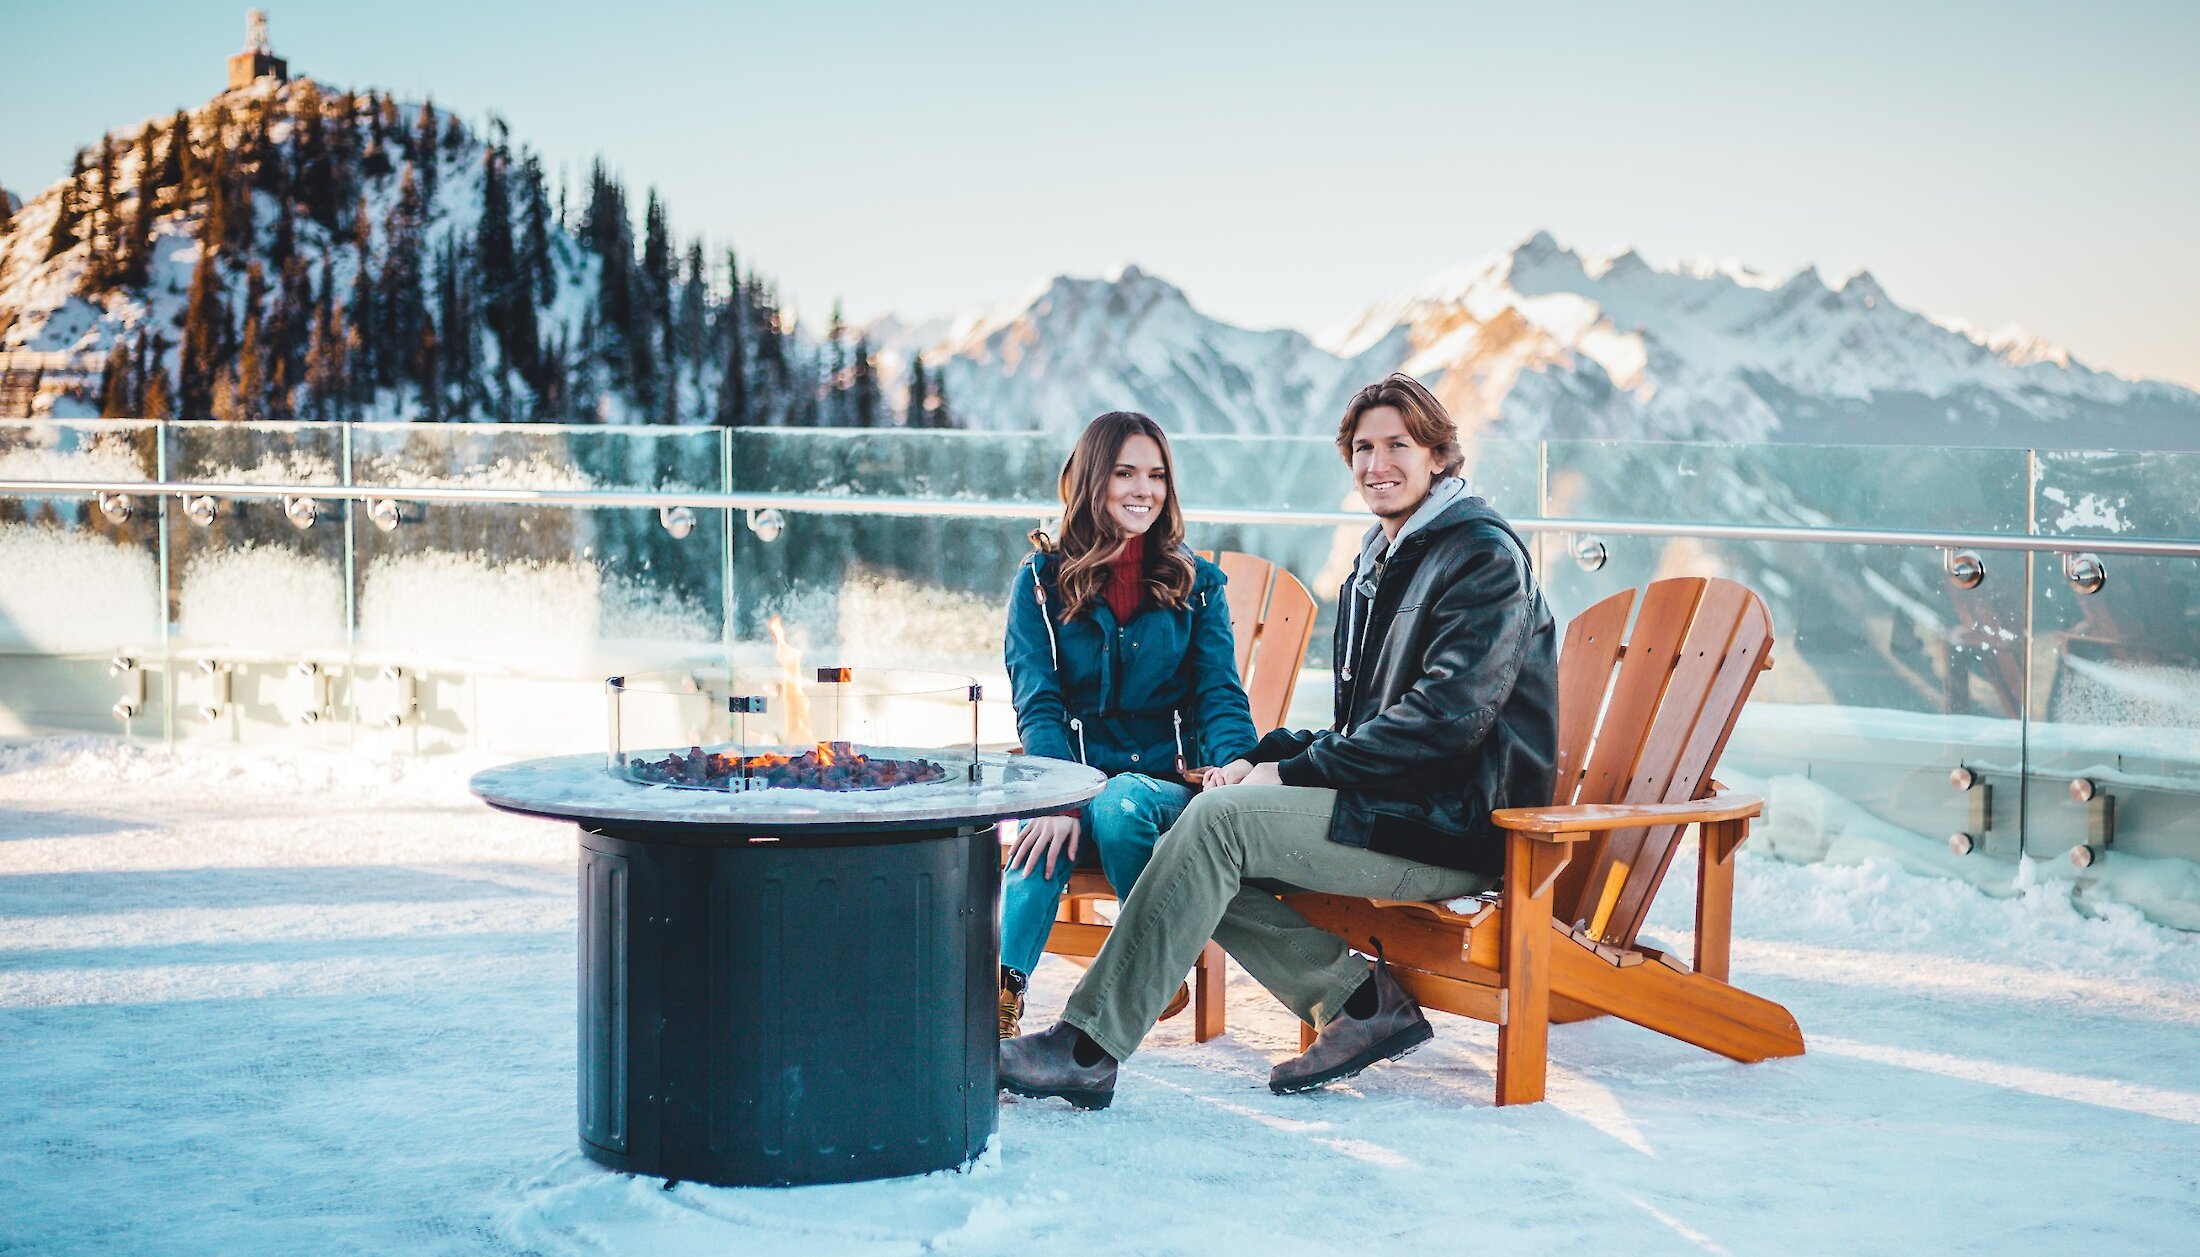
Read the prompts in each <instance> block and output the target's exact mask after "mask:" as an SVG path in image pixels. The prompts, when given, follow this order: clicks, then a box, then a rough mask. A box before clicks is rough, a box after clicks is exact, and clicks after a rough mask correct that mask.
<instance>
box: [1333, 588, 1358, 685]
mask: <svg viewBox="0 0 2200 1257" xmlns="http://www.w3.org/2000/svg"><path fill="white" fill-rule="evenodd" d="M1359 633H1360V574H1359V573H1358V572H1354V573H1352V579H1351V580H1348V581H1346V582H1345V585H1344V670H1343V671H1342V672H1341V673H1339V674H1338V678H1337V679H1338V680H1340V681H1350V680H1351V679H1352V665H1353V664H1354V663H1356V662H1357V661H1358V660H1359V656H1358V655H1356V654H1354V653H1353V651H1352V648H1353V644H1354V642H1355V641H1356V640H1357V639H1358V637H1359Z"/></svg>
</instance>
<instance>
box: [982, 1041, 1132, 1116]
mask: <svg viewBox="0 0 2200 1257" xmlns="http://www.w3.org/2000/svg"><path fill="white" fill-rule="evenodd" d="M1001 1090H1003V1091H1006V1092H1010V1093H1011V1094H1014V1095H1020V1096H1029V1097H1031V1098H1032V1099H1044V1098H1046V1097H1048V1096H1060V1097H1061V1098H1062V1099H1064V1100H1067V1101H1069V1102H1070V1103H1071V1104H1074V1105H1076V1106H1077V1107H1078V1108H1081V1109H1104V1108H1106V1107H1108V1105H1110V1104H1112V1103H1113V1102H1114V1101H1115V1058H1114V1057H1112V1056H1109V1055H1106V1054H1105V1053H1103V1054H1101V1057H1100V1059H1099V1060H1098V1061H1096V1062H1094V1063H1093V1064H1090V1065H1080V1064H1078V1063H1077V1027H1075V1026H1073V1025H1070V1024H1069V1023H1068V1022H1066V1021H1057V1022H1055V1023H1054V1025H1053V1026H1051V1027H1049V1028H1048V1029H1046V1030H1042V1031H1040V1032H1039V1033H1037V1034H1027V1035H1023V1036H1021V1037H1019V1038H1014V1039H1003V1040H1002V1041H1001Z"/></svg>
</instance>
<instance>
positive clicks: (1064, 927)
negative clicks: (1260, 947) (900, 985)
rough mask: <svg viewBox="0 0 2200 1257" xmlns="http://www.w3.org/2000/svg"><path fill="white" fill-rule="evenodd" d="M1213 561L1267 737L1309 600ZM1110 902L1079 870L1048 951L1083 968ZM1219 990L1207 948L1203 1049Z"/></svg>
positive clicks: (1297, 587) (1305, 634) (1293, 584)
mask: <svg viewBox="0 0 2200 1257" xmlns="http://www.w3.org/2000/svg"><path fill="white" fill-rule="evenodd" d="M1206 557H1210V558H1212V557H1214V556H1212V555H1208V556H1206ZM1215 561H1216V563H1218V564H1219V565H1220V566H1221V568H1222V572H1223V575H1225V576H1227V577H1229V578H1230V584H1229V596H1230V631H1231V632H1232V633H1233V634H1234V635H1235V636H1236V638H1237V668H1238V677H1239V678H1240V680H1241V681H1242V683H1243V684H1244V686H1245V696H1246V698H1247V699H1248V700H1249V701H1250V703H1251V705H1252V709H1253V728H1254V729H1255V730H1256V731H1258V732H1260V733H1267V732H1268V731H1269V730H1271V729H1274V728H1276V727H1278V726H1280V725H1281V724H1282V723H1283V717H1284V713H1285V712H1287V711H1289V710H1290V709H1291V694H1292V692H1293V691H1294V690H1296V689H1297V688H1298V684H1299V665H1300V664H1301V663H1302V662H1303V661H1304V660H1305V658H1306V642H1307V639H1308V638H1309V637H1310V636H1312V635H1313V632H1314V610H1315V608H1314V599H1313V597H1312V596H1311V595H1310V594H1308V593H1307V592H1306V586H1304V585H1302V584H1300V583H1299V580H1298V578H1297V577H1295V576H1293V575H1291V573H1290V572H1288V571H1285V570H1284V569H1283V568H1282V567H1279V566H1277V565H1276V564H1274V563H1270V562H1269V561H1268V560H1266V559H1263V558H1259V557H1257V556H1255V555H1250V554H1239V553H1237V552H1235V551H1225V552H1224V553H1223V554H1222V556H1221V557H1220V558H1217V559H1216V560H1215ZM1204 766H1205V765H1201V767H1204ZM1114 898H1115V889H1114V888H1113V887H1111V886H1109V885H1108V879H1107V878H1106V877H1104V876H1102V875H1101V873H1100V871H1099V870H1098V869H1079V870H1077V872H1076V873H1074V874H1072V875H1071V877H1070V882H1069V889H1068V890H1067V891H1066V892H1064V894H1063V896H1062V907H1061V910H1060V912H1059V914H1058V919H1057V920H1056V922H1055V925H1054V932H1053V933H1052V934H1050V935H1048V936H1047V951H1048V952H1049V953H1051V954H1053V955H1056V956H1064V957H1067V958H1069V959H1071V960H1073V961H1077V962H1079V963H1089V962H1090V961H1091V959H1092V958H1093V957H1094V956H1097V955H1099V954H1100V945H1101V944H1102V943H1105V942H1106V941H1107V940H1108V925H1107V923H1106V922H1105V921H1104V920H1102V918H1101V916H1100V913H1099V911H1098V905H1099V904H1100V903H1101V902H1103V901H1113V900H1114ZM1223 984H1224V972H1223V954H1222V948H1221V947H1220V946H1219V945H1217V944H1215V943H1213V942H1209V943H1208V944H1207V946H1206V947H1205V948H1204V949H1203V950H1202V951H1201V952H1200V953H1199V961H1198V963H1197V964H1195V965H1194V966H1193V967H1192V1034H1193V1036H1194V1037H1195V1038H1197V1039H1198V1040H1199V1041H1200V1042H1201V1043H1205V1042H1206V1041H1207V1040H1209V1039H1212V1038H1214V1037H1215V1036H1216V1035H1218V1034H1221V1033H1222V1029H1223Z"/></svg>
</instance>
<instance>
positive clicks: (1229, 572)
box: [1202, 550, 1315, 734]
mask: <svg viewBox="0 0 2200 1257" xmlns="http://www.w3.org/2000/svg"><path fill="white" fill-rule="evenodd" d="M1202 554H1203V556H1204V557H1207V558H1212V559H1214V560H1215V564H1216V566H1218V567H1220V568H1221V569H1222V574H1223V575H1224V576H1227V577H1229V578H1230V585H1229V598H1230V632H1231V634H1232V635H1233V636H1234V637H1235V638H1236V639H1237V669H1238V683H1239V684H1241V685H1243V686H1244V687H1245V697H1246V700H1247V701H1248V702H1249V703H1250V704H1251V706H1252V709H1253V731H1254V732H1256V733H1262V734H1265V733H1267V732H1268V731H1269V730H1271V729H1275V728H1280V727H1281V726H1282V725H1283V723H1284V716H1285V715H1286V714H1287V713H1289V711H1290V710H1291V695H1292V694H1293V693H1294V692H1295V691H1296V690H1297V689H1298V684H1299V669H1300V667H1301V666H1303V665H1304V664H1305V662H1306V643H1307V640H1308V639H1309V638H1310V637H1312V636H1313V633H1314V612H1315V606H1314V597H1313V595H1312V594H1309V593H1307V592H1306V586H1304V585H1302V584H1300V583H1299V579H1298V577H1296V576H1293V575H1292V574H1291V573H1290V572H1288V571H1286V570H1284V568H1282V567H1281V566H1279V565H1277V564H1274V563H1271V562H1269V561H1268V560H1266V559H1264V558H1261V557H1260V556H1258V555H1253V554H1242V553H1239V552H1238V551H1235V550H1226V551H1224V552H1223V553H1222V554H1221V555H1219V556H1216V555H1212V554H1206V553H1205V552H1202Z"/></svg>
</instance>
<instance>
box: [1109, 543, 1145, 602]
mask: <svg viewBox="0 0 2200 1257" xmlns="http://www.w3.org/2000/svg"><path fill="white" fill-rule="evenodd" d="M1145 596H1146V535H1145V534H1144V533H1140V534H1139V535H1137V536H1135V537H1132V538H1131V539H1130V540H1129V541H1126V542H1124V543H1123V553H1121V554H1119V555H1117V556H1115V561H1114V562H1112V563H1109V564H1108V585H1107V599H1108V610H1110V611H1113V612H1115V622H1116V623H1117V624H1128V623H1129V622H1130V618H1131V616H1133V615H1135V614H1137V612H1138V604H1139V602H1140V600H1142V599H1143V598H1144V597H1145Z"/></svg>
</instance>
